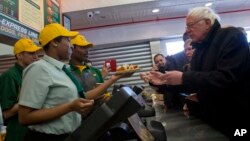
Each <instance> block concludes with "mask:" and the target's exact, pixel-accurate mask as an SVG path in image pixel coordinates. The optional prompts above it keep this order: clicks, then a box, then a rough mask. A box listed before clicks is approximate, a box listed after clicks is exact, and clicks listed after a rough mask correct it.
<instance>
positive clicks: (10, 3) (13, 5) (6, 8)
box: [0, 0, 18, 19]
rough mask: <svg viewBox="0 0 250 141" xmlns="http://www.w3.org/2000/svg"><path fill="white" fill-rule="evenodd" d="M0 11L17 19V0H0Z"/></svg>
mask: <svg viewBox="0 0 250 141" xmlns="http://www.w3.org/2000/svg"><path fill="white" fill-rule="evenodd" d="M0 13H3V14H5V15H7V16H9V17H11V18H13V19H18V0H0Z"/></svg>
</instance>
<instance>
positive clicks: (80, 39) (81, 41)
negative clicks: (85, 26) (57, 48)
mask: <svg viewBox="0 0 250 141" xmlns="http://www.w3.org/2000/svg"><path fill="white" fill-rule="evenodd" d="M70 42H71V44H72V45H78V46H82V47H93V44H92V43H90V42H88V41H87V40H86V38H85V37H84V36H83V35H77V36H76V37H74V38H73V39H71V41H70Z"/></svg>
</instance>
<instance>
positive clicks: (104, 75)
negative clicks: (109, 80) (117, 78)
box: [102, 63, 110, 79]
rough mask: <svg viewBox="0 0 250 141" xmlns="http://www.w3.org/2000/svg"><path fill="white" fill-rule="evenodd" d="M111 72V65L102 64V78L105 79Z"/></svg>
mask: <svg viewBox="0 0 250 141" xmlns="http://www.w3.org/2000/svg"><path fill="white" fill-rule="evenodd" d="M109 72H110V66H109V67H107V66H106V65H105V63H104V64H103V66H102V78H103V79H105V78H106V76H107V75H108V73H109Z"/></svg>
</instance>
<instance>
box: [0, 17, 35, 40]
mask: <svg viewBox="0 0 250 141" xmlns="http://www.w3.org/2000/svg"><path fill="white" fill-rule="evenodd" d="M0 34H3V35H5V36H9V37H12V38H15V39H20V38H30V39H32V40H33V41H34V42H35V43H37V44H38V43H39V41H38V35H39V33H38V32H37V31H35V30H32V29H30V28H28V27H26V26H24V25H22V24H20V23H19V22H17V21H15V20H13V19H11V18H9V17H7V16H5V15H3V14H1V13H0Z"/></svg>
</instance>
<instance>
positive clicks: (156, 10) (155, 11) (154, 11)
mask: <svg viewBox="0 0 250 141" xmlns="http://www.w3.org/2000/svg"><path fill="white" fill-rule="evenodd" d="M159 11H160V10H159V9H154V10H152V12H153V13H158V12H159Z"/></svg>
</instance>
